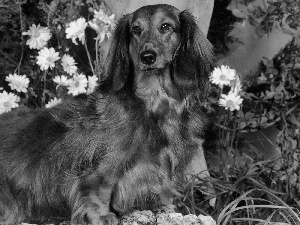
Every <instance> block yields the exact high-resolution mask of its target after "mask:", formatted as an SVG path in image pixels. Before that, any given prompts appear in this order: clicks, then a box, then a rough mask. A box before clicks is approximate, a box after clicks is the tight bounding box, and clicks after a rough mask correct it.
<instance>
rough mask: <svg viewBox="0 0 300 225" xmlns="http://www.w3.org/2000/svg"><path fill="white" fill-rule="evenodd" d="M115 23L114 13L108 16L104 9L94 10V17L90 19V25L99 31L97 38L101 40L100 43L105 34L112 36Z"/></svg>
mask: <svg viewBox="0 0 300 225" xmlns="http://www.w3.org/2000/svg"><path fill="white" fill-rule="evenodd" d="M114 24H115V15H114V14H112V15H110V16H108V15H107V14H105V13H104V11H103V10H102V9H100V10H99V11H96V10H94V19H93V20H91V21H89V26H90V27H91V28H92V29H94V30H95V31H96V32H97V34H98V36H97V40H99V42H100V43H101V42H103V41H104V39H105V36H107V38H109V37H110V36H111V32H112V29H113V27H114Z"/></svg>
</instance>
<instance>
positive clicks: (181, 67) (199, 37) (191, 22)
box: [172, 11, 214, 97]
mask: <svg viewBox="0 0 300 225" xmlns="http://www.w3.org/2000/svg"><path fill="white" fill-rule="evenodd" d="M179 21H180V26H181V38H180V43H179V46H178V48H177V50H176V52H175V55H174V59H173V65H172V69H173V79H174V82H175V84H176V85H177V86H178V87H179V88H180V89H181V90H182V91H183V92H184V93H186V92H191V91H195V89H196V90H198V91H199V90H200V91H199V94H200V95H201V94H205V89H206V86H207V85H206V84H207V81H208V76H209V73H210V71H211V69H212V67H213V63H214V54H213V48H212V45H211V44H210V42H209V41H208V40H207V39H206V37H205V35H204V34H203V33H202V31H201V30H200V29H199V27H198V25H197V23H196V21H195V19H194V17H193V16H192V15H191V14H190V13H189V12H187V11H183V12H181V13H180V14H179ZM199 97H204V96H199Z"/></svg>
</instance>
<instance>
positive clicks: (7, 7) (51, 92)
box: [0, 0, 114, 107]
mask: <svg viewBox="0 0 300 225" xmlns="http://www.w3.org/2000/svg"><path fill="white" fill-rule="evenodd" d="M101 10H102V11H103V12H105V14H104V15H106V13H111V12H110V11H109V9H107V8H106V6H105V5H104V4H103V3H101V1H96V0H89V1H82V0H76V1H73V0H52V1H50V0H39V1H32V0H27V1H26V0H24V1H17V0H15V1H6V0H5V1H1V5H0V15H1V18H3V19H2V20H1V21H0V29H1V31H2V32H1V35H0V46H1V47H0V54H1V55H2V58H3V59H4V60H1V61H0V68H1V69H2V70H1V71H2V72H1V74H0V87H3V88H4V90H5V91H8V92H9V91H10V90H12V89H10V88H9V86H8V83H7V82H5V79H6V76H8V74H11V75H16V76H18V75H20V74H25V75H26V76H28V78H29V79H30V85H29V87H28V91H26V92H24V93H17V92H16V91H15V92H14V94H17V95H18V96H19V97H20V98H19V104H20V105H26V106H28V107H43V106H45V104H46V103H47V102H50V101H51V99H53V98H54V97H57V98H64V97H65V96H66V92H67V90H66V88H64V87H63V85H59V86H57V85H56V84H55V82H53V79H54V78H55V77H57V76H60V75H63V74H66V71H65V68H64V65H62V64H60V63H59V61H57V62H55V61H56V60H57V59H60V58H63V56H65V55H66V54H67V55H71V57H72V58H73V57H74V59H75V61H76V64H77V65H76V66H77V67H78V70H77V71H76V73H78V74H80V73H83V74H86V75H90V77H92V75H94V74H97V75H98V78H97V79H100V78H101V73H102V67H103V47H104V44H103V43H104V40H105V38H106V36H109V33H110V32H111V28H110V27H108V26H106V24H107V21H105V22H103V23H102V27H101V28H103V27H104V28H106V30H105V33H104V34H102V33H101V32H102V31H99V30H95V29H94V27H92V26H90V25H88V26H87V29H86V30H85V31H84V36H85V33H87V38H88V40H87V41H85V42H84V43H83V44H82V45H78V46H76V47H75V45H74V43H72V42H71V41H70V40H68V38H67V37H66V33H65V30H66V29H67V28H68V26H70V23H71V22H72V21H74V20H76V19H78V18H80V17H82V18H84V19H85V20H87V21H88V22H90V21H92V19H93V17H94V16H95V12H100V11H101ZM33 12H34V13H33ZM113 19H114V18H113V17H112V18H111V21H113ZM93 21H94V23H97V24H98V25H99V26H100V25H101V19H97V18H94V19H93ZM111 21H108V22H111ZM33 24H36V25H38V26H37V28H36V27H34V28H33ZM86 24H87V23H86ZM105 26H106V27H105ZM28 28H30V30H31V31H32V30H33V32H37V31H36V30H39V31H40V32H46V31H45V29H48V30H49V31H50V33H51V34H50V36H51V39H50V40H49V41H48V39H47V40H46V41H47V45H46V46H45V47H47V49H46V51H45V49H44V50H43V49H40V48H41V47H44V45H40V46H36V45H35V44H34V42H33V41H32V42H31V44H29V41H30V39H33V37H35V34H34V33H33V34H32V33H30V32H25V31H27V30H28ZM42 29H44V31H42ZM25 33H26V35H29V37H30V39H29V38H28V37H27V36H24V34H25ZM22 34H23V35H22ZM100 34H101V35H102V36H101V37H102V39H101V41H99V38H98V36H99V35H100ZM38 36H40V35H38ZM40 37H41V36H40ZM94 38H95V39H94ZM37 39H38V38H37ZM93 39H94V41H92V40H93ZM87 43H89V44H87ZM93 43H95V44H94V45H93ZM27 45H29V47H30V49H29V48H28V46H27ZM35 49H36V50H35ZM51 49H53V50H51ZM37 50H39V51H37ZM43 51H44V52H43ZM56 52H58V53H59V55H55V57H56V59H55V61H54V62H53V64H52V66H51V67H50V69H48V67H47V66H46V65H45V64H44V61H45V60H47V59H44V58H43V57H44V56H42V55H45V54H50V53H51V54H52V56H51V57H54V55H53V54H54V53H55V54H57V53H56ZM38 54H39V55H38ZM49 57H50V55H49ZM38 65H39V66H38ZM72 75H73V74H67V75H66V76H67V78H74V77H72ZM90 77H88V78H89V80H88V81H89V82H90ZM73 80H74V79H73ZM94 80H95V78H92V81H94ZM70 81H71V80H70ZM9 85H11V83H10V84H9ZM66 86H67V85H66ZM88 92H89V91H88ZM69 93H70V90H69ZM73 93H74V92H73ZM73 93H72V94H73Z"/></svg>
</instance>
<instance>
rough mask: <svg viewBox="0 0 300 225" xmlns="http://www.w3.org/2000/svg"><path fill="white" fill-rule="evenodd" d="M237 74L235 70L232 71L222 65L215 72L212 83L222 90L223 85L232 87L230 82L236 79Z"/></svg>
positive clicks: (211, 77) (212, 75) (211, 78)
mask: <svg viewBox="0 0 300 225" xmlns="http://www.w3.org/2000/svg"><path fill="white" fill-rule="evenodd" d="M235 74H236V72H235V70H234V69H231V68H230V67H229V66H224V65H221V67H216V68H215V69H214V70H213V72H212V73H211V76H210V81H211V82H212V83H213V84H216V85H219V86H220V87H221V88H222V87H223V85H230V81H231V80H234V79H235Z"/></svg>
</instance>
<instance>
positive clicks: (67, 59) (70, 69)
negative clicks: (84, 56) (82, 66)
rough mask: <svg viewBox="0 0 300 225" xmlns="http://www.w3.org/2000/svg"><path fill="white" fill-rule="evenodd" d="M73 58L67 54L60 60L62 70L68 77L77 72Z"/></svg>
mask: <svg viewBox="0 0 300 225" xmlns="http://www.w3.org/2000/svg"><path fill="white" fill-rule="evenodd" d="M76 64H77V63H76V62H75V60H74V58H73V57H72V56H70V55H68V54H64V55H63V57H62V58H61V65H62V67H63V70H64V71H65V72H67V73H68V74H70V75H73V74H74V73H76V71H77V66H76Z"/></svg>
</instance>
